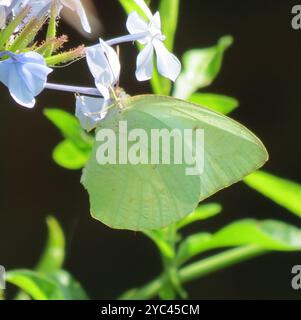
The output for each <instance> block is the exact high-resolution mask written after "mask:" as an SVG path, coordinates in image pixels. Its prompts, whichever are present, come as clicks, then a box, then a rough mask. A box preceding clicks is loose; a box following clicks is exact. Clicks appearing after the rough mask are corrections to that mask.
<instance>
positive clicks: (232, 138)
mask: <svg viewBox="0 0 301 320" xmlns="http://www.w3.org/2000/svg"><path fill="white" fill-rule="evenodd" d="M120 121H127V128H128V131H130V130H132V129H136V128H143V129H144V130H145V131H146V132H147V133H148V134H150V132H151V130H152V129H164V128H167V129H174V128H177V129H179V130H181V131H183V130H184V129H189V128H190V129H192V128H194V129H196V128H198V129H203V130H204V133H205V137H204V141H205V148H204V171H203V172H202V174H201V175H186V171H185V170H186V168H187V165H186V164H174V163H172V164H169V165H167V164H157V165H154V164H135V165H134V164H131V163H128V164H102V165H100V164H99V163H98V162H97V160H96V153H97V150H98V148H99V146H100V142H97V141H96V142H95V145H94V148H93V151H92V155H91V158H90V160H89V161H88V163H87V165H86V167H85V168H84V172H83V176H82V183H83V185H84V186H85V188H86V189H87V191H88V193H89V196H90V204H91V214H92V216H93V217H94V218H96V219H97V220H100V221H102V222H103V223H104V224H106V225H108V226H110V227H112V228H117V229H129V230H147V229H159V228H163V227H166V226H168V225H169V224H171V223H173V222H176V221H178V220H180V219H181V218H183V217H185V216H186V215H188V214H190V213H191V212H193V211H194V209H195V208H196V207H197V206H198V203H199V202H200V201H202V200H204V199H206V198H208V197H209V196H211V195H212V194H214V193H216V192H217V191H219V190H221V189H223V188H226V187H228V186H230V185H232V184H233V183H236V182H238V181H240V180H242V179H243V178H244V177H245V176H247V175H248V174H250V173H251V172H253V171H255V170H256V169H258V168H260V167H261V166H262V165H263V164H264V163H265V162H266V161H267V160H268V153H267V151H266V149H265V147H264V145H263V144H262V143H261V141H260V140H259V139H258V138H257V137H256V136H255V135H254V134H253V133H251V132H250V131H249V130H248V129H247V128H245V127H244V126H242V125H241V124H239V123H238V122H236V121H234V120H232V119H230V118H228V117H226V116H224V115H222V114H219V113H216V112H213V111H211V110H209V109H207V108H203V107H201V106H199V105H196V104H192V103H189V102H186V101H182V100H178V99H175V98H171V97H165V96H156V95H142V96H135V97H127V98H124V99H123V100H121V102H120V103H116V104H115V105H114V106H113V107H112V108H110V110H109V111H108V114H107V116H106V118H105V119H104V120H102V122H101V123H100V126H99V127H98V128H97V130H96V136H97V133H98V132H99V131H100V130H103V129H105V128H107V129H112V130H113V131H114V132H115V133H116V136H117V144H118V143H119V138H118V130H119V125H118V124H119V122H120ZM133 144H134V142H132V145H133ZM129 147H130V146H129ZM172 147H174V145H172ZM148 151H149V152H151V151H152V150H150V145H148ZM171 154H172V152H171ZM171 156H172V155H171Z"/></svg>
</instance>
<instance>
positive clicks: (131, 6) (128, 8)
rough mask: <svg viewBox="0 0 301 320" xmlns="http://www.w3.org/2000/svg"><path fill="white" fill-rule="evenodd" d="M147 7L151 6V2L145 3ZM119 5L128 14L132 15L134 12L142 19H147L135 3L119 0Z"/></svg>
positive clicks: (147, 0)
mask: <svg viewBox="0 0 301 320" xmlns="http://www.w3.org/2000/svg"><path fill="white" fill-rule="evenodd" d="M145 2H146V4H147V5H149V4H150V2H151V1H150V0H146V1H145ZM119 3H120V4H121V6H122V7H123V9H124V11H125V12H126V14H130V13H131V12H133V11H137V12H138V13H139V14H140V15H141V16H142V17H145V18H146V16H145V14H144V12H143V11H142V10H141V9H140V7H139V6H138V5H137V4H136V3H135V1H129V0H119Z"/></svg>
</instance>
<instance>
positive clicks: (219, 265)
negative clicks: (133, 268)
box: [120, 245, 268, 300]
mask: <svg viewBox="0 0 301 320" xmlns="http://www.w3.org/2000/svg"><path fill="white" fill-rule="evenodd" d="M267 252H268V251H267V250H264V249H262V248H260V247H258V246H254V245H250V246H244V247H238V248H234V249H230V250H227V251H225V252H222V253H219V254H216V255H214V256H212V257H209V258H206V259H203V260H200V261H198V262H195V263H192V264H190V265H188V266H186V267H183V268H182V269H180V270H179V278H180V280H181V283H186V282H189V281H191V280H195V279H198V278H200V277H203V276H205V275H208V274H209V273H212V272H215V271H218V270H221V269H223V268H226V267H229V266H232V265H234V264H237V263H240V262H242V261H246V260H248V259H251V258H254V257H257V256H259V255H262V254H264V253H267ZM165 281H166V277H165V276H164V275H161V276H159V277H158V278H156V279H154V280H152V281H151V282H149V283H148V284H146V285H145V286H143V287H142V288H141V289H137V290H134V291H131V292H128V293H125V294H124V295H122V296H121V297H120V299H128V300H130V299H133V300H135V299H143V300H145V299H151V298H153V297H155V296H156V295H157V294H158V292H159V290H160V289H161V288H162V286H163V285H164V284H165Z"/></svg>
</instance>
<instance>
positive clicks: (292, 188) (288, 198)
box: [244, 171, 301, 217]
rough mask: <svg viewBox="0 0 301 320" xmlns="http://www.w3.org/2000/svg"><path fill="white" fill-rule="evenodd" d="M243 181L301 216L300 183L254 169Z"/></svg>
mask: <svg viewBox="0 0 301 320" xmlns="http://www.w3.org/2000/svg"><path fill="white" fill-rule="evenodd" d="M244 181H245V183H246V184H247V185H248V186H250V187H251V188H253V189H255V190H257V191H258V192H260V193H261V194H263V195H264V196H266V197H268V198H269V199H271V200H273V201H274V202H276V203H277V204H279V205H280V206H282V207H284V208H286V209H287V210H289V211H290V212H292V213H294V214H296V215H297V216H299V217H301V184H298V183H296V182H293V181H290V180H288V179H283V178H279V177H277V176H274V175H272V174H270V173H267V172H264V171H256V172H254V173H252V174H251V175H249V176H248V177H246V178H245V179H244Z"/></svg>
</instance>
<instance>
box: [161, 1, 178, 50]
mask: <svg viewBox="0 0 301 320" xmlns="http://www.w3.org/2000/svg"><path fill="white" fill-rule="evenodd" d="M179 7H180V0H161V1H160V7H159V12H160V15H161V23H162V31H163V34H164V35H165V36H166V40H165V41H164V44H165V46H166V48H167V49H168V50H169V51H173V48H174V40H175V35H176V31H177V26H178V18H179Z"/></svg>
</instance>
